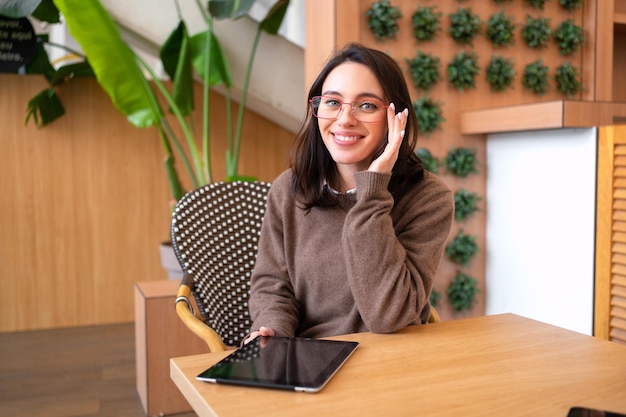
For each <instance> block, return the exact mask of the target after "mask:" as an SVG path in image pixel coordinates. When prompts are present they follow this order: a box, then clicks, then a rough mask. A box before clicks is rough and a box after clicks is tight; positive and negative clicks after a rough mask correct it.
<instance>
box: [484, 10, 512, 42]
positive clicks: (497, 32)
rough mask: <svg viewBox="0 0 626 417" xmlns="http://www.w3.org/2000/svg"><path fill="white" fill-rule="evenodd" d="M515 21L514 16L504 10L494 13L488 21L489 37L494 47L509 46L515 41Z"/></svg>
mask: <svg viewBox="0 0 626 417" xmlns="http://www.w3.org/2000/svg"><path fill="white" fill-rule="evenodd" d="M515 26H516V25H515V23H513V16H507V15H506V14H504V12H500V13H495V14H493V15H492V16H491V17H490V18H489V20H488V21H487V39H489V40H490V41H491V43H492V44H493V46H494V47H496V48H497V47H500V46H503V47H508V46H511V45H513V43H515Z"/></svg>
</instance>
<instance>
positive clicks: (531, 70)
mask: <svg viewBox="0 0 626 417" xmlns="http://www.w3.org/2000/svg"><path fill="white" fill-rule="evenodd" d="M548 72H549V69H548V66H547V65H544V64H543V60H541V59H538V60H537V61H535V62H531V63H530V64H528V65H526V67H525V68H524V75H523V76H522V86H523V87H524V88H525V89H526V90H530V91H532V92H533V93H535V94H537V95H543V94H546V93H547V92H548Z"/></svg>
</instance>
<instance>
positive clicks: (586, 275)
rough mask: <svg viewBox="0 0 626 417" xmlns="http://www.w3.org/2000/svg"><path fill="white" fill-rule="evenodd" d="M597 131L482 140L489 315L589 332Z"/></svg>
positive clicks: (495, 136) (534, 133)
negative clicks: (484, 143) (484, 148)
mask: <svg viewBox="0 0 626 417" xmlns="http://www.w3.org/2000/svg"><path fill="white" fill-rule="evenodd" d="M596 155H597V129H595V128H588V129H555V130H543V131H531V132H516V133H502V134H492V135H489V136H488V138H487V164H486V166H487V171H488V173H487V199H486V200H487V203H486V210H487V213H486V214H487V236H486V237H487V238H486V241H487V248H486V250H487V252H486V254H487V265H486V280H485V281H486V289H485V291H486V313H487V314H497V313H504V312H511V313H515V314H519V315H522V316H526V317H530V318H533V319H536V320H540V321H543V322H546V323H550V324H553V325H556V326H560V327H564V328H568V329H570V330H574V331H578V332H581V333H585V334H592V331H593V328H592V326H593V276H594V248H595V242H594V240H595V201H596V172H597V171H596Z"/></svg>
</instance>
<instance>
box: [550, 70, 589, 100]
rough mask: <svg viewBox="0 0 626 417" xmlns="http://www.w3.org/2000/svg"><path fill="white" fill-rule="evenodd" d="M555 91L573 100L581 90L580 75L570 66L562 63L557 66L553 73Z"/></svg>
mask: <svg viewBox="0 0 626 417" xmlns="http://www.w3.org/2000/svg"><path fill="white" fill-rule="evenodd" d="M554 81H555V82H556V89H557V90H558V91H559V93H561V94H565V95H566V96H568V97H569V98H573V97H574V95H576V94H577V93H578V92H579V91H580V90H581V88H582V82H581V81H580V74H579V73H578V71H577V70H576V68H575V67H574V66H572V64H570V63H569V62H564V63H563V64H561V65H559V66H558V67H557V69H556V71H555V73H554Z"/></svg>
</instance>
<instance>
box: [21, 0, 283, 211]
mask: <svg viewBox="0 0 626 417" xmlns="http://www.w3.org/2000/svg"><path fill="white" fill-rule="evenodd" d="M173 1H176V0H173ZM255 1H256V0H208V1H206V2H205V3H204V5H203V4H202V3H201V2H200V0H196V4H197V10H198V13H199V14H200V15H201V16H202V18H203V20H204V22H205V23H206V30H204V31H203V32H200V33H197V34H194V35H190V34H189V33H187V27H186V24H185V21H184V18H183V17H182V16H180V21H179V23H178V25H177V26H176V27H175V28H174V29H173V31H172V33H171V34H170V35H169V37H168V39H167V40H166V42H165V43H164V44H163V45H162V47H161V48H160V59H161V61H162V63H163V67H164V69H165V70H166V72H167V73H168V75H169V76H170V78H171V79H172V89H171V90H168V89H167V88H166V86H165V85H164V83H163V82H161V81H160V80H159V78H158V77H157V76H156V75H155V74H154V73H153V71H152V69H151V68H150V66H149V65H148V64H146V63H145V62H144V61H143V60H142V59H141V58H140V57H139V56H138V55H137V54H135V53H134V52H133V50H132V49H131V48H130V47H129V46H128V45H127V44H126V43H125V42H124V41H123V40H122V37H121V34H120V31H119V29H118V27H117V25H116V23H115V22H114V21H113V19H112V17H111V16H110V15H109V13H108V12H107V11H106V9H105V8H104V7H103V6H102V5H101V4H100V3H99V2H98V1H97V0H91V1H88V2H85V1H83V0H55V2H54V3H52V2H51V1H50V0H28V1H24V2H22V3H24V4H26V3H29V4H33V3H36V4H37V5H39V4H40V3H42V2H45V3H47V4H48V5H51V6H53V7H56V8H58V10H59V11H60V12H61V13H62V14H63V17H64V19H65V22H66V24H67V26H68V28H69V30H70V33H71V34H72V36H73V37H74V38H75V39H76V41H77V42H78V43H79V45H80V46H81V47H82V49H83V51H84V53H85V56H86V59H87V60H88V62H89V64H90V65H91V68H93V72H94V73H95V75H96V78H97V80H98V83H99V84H100V86H101V87H102V88H103V89H104V90H105V92H106V93H107V94H108V95H109V97H110V98H111V100H112V102H113V104H114V105H115V107H116V108H117V109H118V110H119V111H120V112H121V113H122V114H124V115H125V116H127V119H128V121H129V122H130V123H132V124H133V125H134V126H136V127H139V128H145V127H154V128H155V129H156V130H157V132H158V135H159V138H160V140H161V143H162V145H163V146H162V147H163V151H164V153H165V169H166V173H167V177H168V180H169V184H170V189H171V192H172V198H173V201H174V202H176V201H178V200H179V199H180V198H181V197H182V196H183V195H184V194H185V193H186V189H185V187H184V186H183V184H184V183H185V182H186V183H188V184H190V186H191V187H192V188H197V187H200V186H202V185H205V184H208V183H210V182H212V181H213V175H212V169H211V148H210V145H211V138H210V137H209V132H210V129H209V127H210V126H209V114H210V113H209V112H210V94H209V89H210V88H211V87H213V86H218V85H219V86H222V87H223V88H224V91H225V97H226V107H227V109H226V112H227V120H226V123H227V131H228V148H227V151H226V179H227V180H236V179H250V177H242V176H240V175H239V173H238V161H239V150H240V145H241V133H242V127H243V116H244V112H245V104H246V98H247V93H248V83H249V80H250V74H251V71H252V64H253V62H254V58H255V54H256V49H257V45H258V43H259V40H260V37H261V34H262V33H264V32H265V33H267V34H270V35H275V34H276V33H278V29H279V28H280V25H281V23H282V20H283V17H284V15H285V12H286V9H287V7H288V5H289V0H279V1H278V2H277V3H276V4H275V5H274V6H273V8H272V9H271V10H270V11H269V13H268V14H267V16H266V17H265V19H264V20H263V21H262V22H261V23H259V25H258V26H257V31H256V33H255V38H254V41H253V43H252V47H251V50H250V55H249V60H248V63H247V70H246V76H245V80H244V86H243V89H242V93H241V99H240V102H239V113H238V115H237V120H236V123H233V121H232V112H231V103H232V100H231V94H230V88H231V86H232V77H231V72H230V67H229V63H228V60H227V58H226V56H225V54H224V52H223V50H222V48H221V46H220V43H219V40H218V39H217V37H216V36H215V34H214V33H213V22H214V20H215V19H232V20H234V19H239V18H241V17H242V16H244V15H246V14H247V12H248V11H249V10H250V8H251V7H252V5H253V3H254V2H255ZM174 6H175V4H174V2H173V3H172V11H173V12H174V10H175V8H174ZM29 13H30V12H29ZM144 72H147V73H148V74H149V75H150V78H147V77H146V76H145V75H144ZM194 76H195V77H196V78H199V79H201V80H202V82H203V108H202V128H201V129H196V128H195V127H194V126H193V119H192V118H191V117H189V116H190V114H191V112H192V111H193V91H194ZM152 85H154V88H155V89H156V91H155V90H154V89H153V87H152ZM159 95H160V96H161V97H162V99H164V100H165V101H166V103H167V106H168V108H167V109H164V108H162V106H161V105H160V104H159V100H158V97H159ZM168 112H171V113H172V114H173V116H174V120H175V121H176V123H177V124H178V125H179V127H180V131H182V132H183V135H182V137H179V136H178V135H177V134H176V133H175V129H173V128H172V126H171V125H170V122H169V120H168V118H167V117H165V116H166V114H167V113H168ZM233 125H234V126H233ZM195 132H201V133H200V137H197V135H196V133H195ZM179 161H180V163H181V165H178V162H179ZM183 174H186V177H187V178H186V179H187V181H183V180H181V176H182V175H183Z"/></svg>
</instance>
